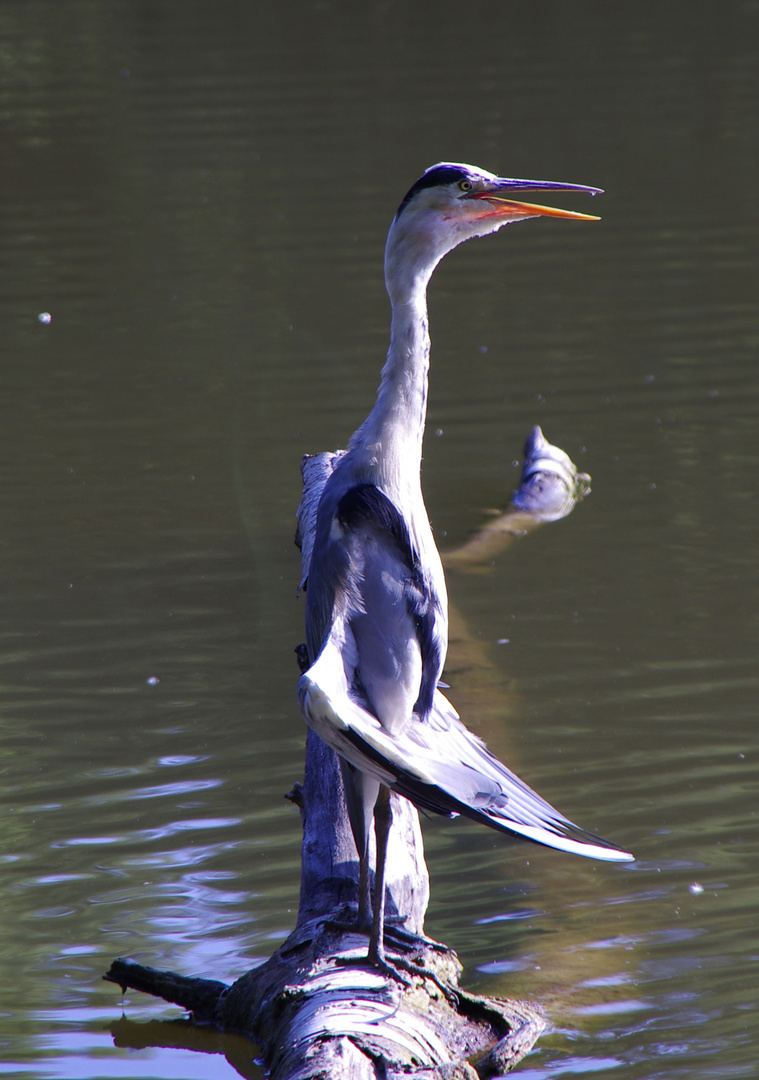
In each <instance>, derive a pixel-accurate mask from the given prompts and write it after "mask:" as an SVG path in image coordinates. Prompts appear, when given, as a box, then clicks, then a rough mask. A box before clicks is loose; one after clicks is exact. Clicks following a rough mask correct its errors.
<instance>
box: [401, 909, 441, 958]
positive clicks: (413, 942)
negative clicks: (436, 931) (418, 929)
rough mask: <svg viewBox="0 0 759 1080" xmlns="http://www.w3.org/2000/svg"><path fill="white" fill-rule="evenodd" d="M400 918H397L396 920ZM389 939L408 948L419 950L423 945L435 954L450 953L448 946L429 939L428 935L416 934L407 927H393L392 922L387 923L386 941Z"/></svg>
mask: <svg viewBox="0 0 759 1080" xmlns="http://www.w3.org/2000/svg"><path fill="white" fill-rule="evenodd" d="M400 917H401V916H396V918H400ZM388 938H390V939H393V940H395V941H397V942H398V943H399V944H403V945H405V946H406V947H407V948H414V947H415V946H416V947H417V948H418V947H419V945H420V944H421V945H423V946H424V947H425V948H426V949H432V950H433V951H434V952H441V953H447V952H448V951H449V950H448V946H447V945H441V943H440V942H439V941H435V939H434V938H431V937H427V935H426V934H415V933H414V932H413V931H412V930H407V929H406V928H405V926H393V925H392V923H391V922H390V921H386V922H385V940H387V939H388Z"/></svg>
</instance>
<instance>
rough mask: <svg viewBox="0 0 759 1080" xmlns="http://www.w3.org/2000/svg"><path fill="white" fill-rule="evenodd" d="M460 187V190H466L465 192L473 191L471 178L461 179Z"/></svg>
mask: <svg viewBox="0 0 759 1080" xmlns="http://www.w3.org/2000/svg"><path fill="white" fill-rule="evenodd" d="M458 189H459V191H464V192H467V191H471V190H472V181H471V180H459V182H458Z"/></svg>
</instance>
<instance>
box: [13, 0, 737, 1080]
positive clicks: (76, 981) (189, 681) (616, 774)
mask: <svg viewBox="0 0 759 1080" xmlns="http://www.w3.org/2000/svg"><path fill="white" fill-rule="evenodd" d="M758 63H759V6H757V5H756V4H752V3H738V2H734V0H727V2H722V3H719V4H717V3H696V4H687V5H686V4H684V3H679V2H673V3H670V4H660V3H641V2H638V0H631V2H630V3H627V4H604V3H600V2H599V3H582V2H575V3H566V2H562V0H545V2H540V0H539V2H537V3H531V4H530V5H524V6H518V5H512V4H496V3H484V2H483V3H475V4H470V5H466V6H463V7H462V6H461V5H447V4H441V3H436V4H432V3H429V2H427V0H421V2H419V3H417V4H415V5H402V4H399V3H371V4H366V5H362V6H359V5H348V4H345V3H342V4H340V3H334V4H332V3H328V2H325V3H319V4H317V3H314V4H306V3H283V4H280V5H271V4H269V5H263V4H254V3H251V2H249V0H245V2H242V0H228V2H224V3H219V4H210V3H200V2H196V0H181V2H180V0H174V2H160V0H153V2H152V3H127V2H120V0H112V2H109V3H102V2H96V0H66V2H65V3H63V2H60V0H57V2H56V0H39V2H35V0H28V2H26V3H14V2H10V3H5V4H2V5H0V124H1V125H2V146H3V150H2V154H1V155H0V191H1V192H2V198H1V199H0V274H1V275H2V276H1V278H0V280H2V288H1V289H0V322H1V325H2V342H3V344H2V368H1V370H2V393H1V394H0V497H1V498H2V506H3V513H2V518H0V521H1V522H2V526H1V529H0V566H1V567H2V574H1V577H0V665H1V666H2V667H1V670H2V674H3V680H2V684H0V768H1V769H2V779H3V785H2V800H1V802H0V838H1V844H2V846H1V848H0V870H1V874H0V910H2V912H3V919H2V924H0V964H1V965H2V967H1V970H0V985H2V986H3V987H4V989H5V993H4V995H3V997H4V1001H3V1004H2V1006H0V1010H1V1011H0V1074H1V1075H3V1076H9V1077H16V1076H18V1077H39V1078H45V1080H47V1078H64V1077H65V1078H69V1077H71V1078H77V1080H82V1078H85V1080H86V1078H92V1080H95V1078H102V1077H108V1078H123V1080H131V1078H138V1077H139V1078H146V1077H161V1078H164V1077H172V1078H188V1080H189V1078H191V1077H201V1076H202V1077H214V1078H217V1077H218V1078H222V1077H231V1076H234V1075H237V1072H236V1070H235V1069H234V1068H233V1066H232V1064H230V1063H229V1061H228V1060H226V1058H225V1056H224V1055H225V1053H226V1054H228V1055H229V1056H230V1057H232V1058H234V1059H236V1060H239V1055H240V1048H239V1046H233V1044H231V1043H228V1044H224V1043H222V1044H220V1045H217V1046H213V1047H212V1046H207V1047H206V1049H213V1050H216V1051H217V1052H216V1053H215V1054H214V1056H208V1054H199V1053H196V1054H194V1053H192V1052H191V1051H189V1050H181V1049H179V1050H178V1049H166V1048H164V1049H159V1048H146V1049H141V1050H133V1049H132V1050H130V1049H126V1048H122V1047H120V1046H116V1045H114V1039H113V1037H112V1035H111V1031H110V1027H111V1025H112V1024H114V1023H115V1022H116V1021H118V1019H119V1017H120V1016H121V1012H122V1002H121V1001H120V999H119V993H118V990H117V989H116V988H115V987H113V986H110V985H108V984H105V983H102V982H101V980H100V976H101V975H102V973H103V972H104V971H105V970H106V968H107V967H108V964H109V962H110V960H111V959H112V958H113V957H115V956H117V955H133V956H135V957H137V958H138V959H140V960H142V961H143V962H146V963H153V964H156V965H158V966H161V967H167V968H172V969H175V970H178V971H181V972H184V973H193V974H202V975H207V976H210V977H214V978H219V979H224V980H231V979H233V978H234V977H236V976H237V975H238V974H240V973H242V972H243V971H245V970H246V969H247V968H249V967H250V966H251V965H252V964H253V963H255V962H256V961H257V960H260V959H263V958H265V957H266V956H268V955H269V953H270V952H271V951H272V950H273V948H275V947H276V944H277V942H278V941H280V940H281V939H282V938H283V937H284V936H285V935H286V934H287V933H288V931H289V929H290V928H291V927H292V925H293V921H294V913H295V906H296V903H297V892H298V877H299V822H298V817H297V812H296V811H295V810H294V809H293V808H292V807H291V806H290V805H289V804H288V803H286V802H285V800H284V799H283V797H282V796H283V794H284V793H285V792H286V791H288V790H289V788H290V787H291V785H292V783H293V781H294V780H296V779H298V778H299V776H300V775H301V771H302V755H303V745H304V733H305V729H304V728H303V724H302V721H301V720H300V717H299V715H298V711H297V706H296V703H295V696H294V684H295V679H296V677H297V669H296V666H295V663H294V660H293V656H292V649H293V646H294V645H295V644H296V643H297V642H298V641H300V640H301V636H302V629H301V627H302V617H303V610H302V601H298V600H297V599H296V596H295V588H296V585H297V581H298V577H299V565H298V559H297V553H296V551H295V549H294V547H293V545H292V534H293V529H294V511H295V507H296V505H297V502H298V498H299V469H298V466H299V461H300V457H301V455H302V453H304V452H305V451H315V450H322V449H331V448H334V447H336V446H338V445H344V443H345V441H346V439H347V437H348V435H349V434H350V432H351V431H352V430H353V429H354V427H355V426H356V425H357V423H358V422H359V421H360V420H361V419H362V418H363V416H364V415H365V414H366V411H367V410H368V408H369V406H370V404H371V402H372V400H373V395H374V390H375V387H376V383H377V377H378V371H379V367H380V365H381V363H382V358H383V354H384V351H385V347H386V339H387V323H388V309H387V303H386V299H385V296H384V290H383V285H382V277H381V259H382V249H383V244H384V236H385V232H386V229H387V226H388V224H389V221H390V219H391V217H392V214H393V212H394V210H395V208H396V206H397V203H398V201H399V199H400V198H401V197H402V195H403V194H404V192H405V190H406V188H407V187H408V186H409V184H410V183H411V181H412V180H413V179H414V178H415V177H416V176H417V175H418V174H419V173H420V172H421V171H422V169H423V168H425V167H426V166H427V165H430V164H432V163H434V162H435V161H438V160H440V159H449V160H459V161H470V162H472V163H475V164H478V165H481V166H483V167H485V168H488V169H492V170H494V171H497V172H500V173H503V174H505V175H515V176H535V177H545V178H551V179H561V180H568V181H574V182H577V183H587V184H593V185H598V186H600V187H603V188H605V189H606V192H607V193H606V194H605V195H604V196H603V197H602V198H600V199H597V200H596V201H595V202H594V203H593V206H592V208H593V209H594V210H595V211H596V212H598V213H601V214H602V215H603V220H602V221H601V222H600V223H597V224H595V225H575V224H572V223H566V222H551V221H533V222H527V223H525V224H523V225H518V226H515V227H513V228H509V229H507V230H505V231H503V232H501V233H500V234H499V235H498V236H497V237H494V238H490V239H488V240H485V241H481V242H478V243H473V244H470V245H467V246H466V247H465V248H464V249H461V250H459V251H457V252H455V253H454V254H453V255H452V256H451V257H450V258H449V259H448V260H447V261H446V262H445V264H444V265H443V266H442V267H441V268H440V270H439V272H438V273H437V274H436V276H435V279H434V281H433V286H432V290H431V296H430V317H431V326H432V337H433V372H432V386H431V401H430V417H429V427H428V438H427V442H426V449H425V473H424V480H425V491H426V494H427V501H428V506H429V509H430V513H431V516H432V518H433V522H434V525H435V528H436V532H437V535H438V536H439V537H440V542H441V546H442V545H444V544H450V545H453V544H454V543H457V542H460V541H462V540H464V539H465V538H466V537H467V536H468V535H469V534H470V532H471V531H472V530H473V529H474V528H476V527H477V525H478V524H480V523H481V522H482V521H483V514H482V510H483V509H484V508H488V507H492V506H496V505H499V504H500V505H503V504H504V503H505V502H506V501H507V499H508V495H509V494H510V492H511V490H512V489H513V487H514V486H515V483H516V479H517V475H518V473H517V470H516V469H515V468H514V466H513V464H512V463H513V461H514V460H515V459H516V458H517V457H518V456H519V454H520V451H521V445H522V442H523V440H524V437H525V435H526V434H527V432H528V431H529V430H530V428H531V427H532V426H533V425H534V424H535V423H540V424H541V425H542V426H543V428H544V431H545V432H546V434H547V435H548V437H549V438H550V439H551V440H552V441H553V442H555V443H558V444H559V445H561V446H563V447H564V448H565V449H566V450H567V451H568V452H569V453H570V454H571V455H572V456H573V457H574V458H575V460H576V461H577V463H578V465H579V466H580V467H581V468H582V469H584V470H586V471H588V472H589V473H591V474H592V476H593V493H592V495H591V496H590V498H589V499H588V500H587V501H586V502H585V503H584V504H583V505H582V506H580V507H579V508H578V509H577V510H576V511H575V513H574V514H573V515H572V516H571V517H570V518H568V519H567V520H566V521H564V522H561V523H558V524H556V525H554V526H551V527H546V528H545V529H543V530H542V531H539V532H537V533H535V534H533V535H531V536H530V537H527V538H525V539H524V540H523V541H521V542H520V543H518V544H516V545H514V546H513V547H512V548H511V549H510V550H509V551H508V552H506V553H504V554H503V555H502V556H501V557H500V558H499V559H498V560H497V561H496V563H495V565H494V566H492V567H490V568H488V569H487V571H486V572H485V573H483V574H479V575H474V576H462V575H458V576H452V577H451V579H450V583H449V584H450V592H451V600H452V602H453V604H454V605H455V606H456V608H457V609H458V611H459V612H460V614H461V616H462V617H463V618H464V619H465V620H466V622H467V625H468V628H469V632H470V634H471V636H472V638H473V639H474V640H475V641H476V642H477V644H478V645H479V646H480V648H481V656H482V659H483V660H484V661H485V662H487V663H489V664H490V665H491V666H492V678H491V680H490V682H489V684H488V685H489V689H488V690H487V691H485V690H482V689H480V691H479V694H478V689H477V685H476V683H477V680H476V679H473V678H471V677H469V678H468V677H467V673H466V672H463V673H461V674H460V675H459V676H458V677H457V679H456V680H455V681H454V683H453V686H452V690H451V697H452V699H453V700H454V702H456V703H457V704H458V705H459V706H460V708H461V710H462V712H463V713H464V718H465V719H466V720H467V722H469V723H470V724H471V725H472V726H473V727H475V728H476V729H477V730H478V731H479V732H480V733H481V734H483V735H484V736H485V737H486V738H487V740H488V742H489V743H490V744H491V745H492V746H493V748H494V749H496V750H497V751H498V752H499V754H501V755H503V756H504V757H506V758H507V759H508V760H509V762H510V763H511V764H512V765H513V766H514V767H515V768H516V769H517V770H518V771H519V772H520V773H521V774H522V775H523V776H524V777H525V779H527V780H528V781H529V782H530V783H532V784H533V785H534V786H536V787H537V788H538V790H540V791H541V792H542V793H543V794H544V795H545V796H546V797H548V798H549V799H550V800H551V801H552V802H554V803H555V804H556V805H557V806H559V807H560V808H561V809H562V810H564V811H565V812H567V813H568V814H570V815H571V816H572V817H573V818H574V819H575V820H577V821H579V822H580V823H582V824H583V825H585V826H586V827H588V828H591V829H595V830H597V831H600V832H601V833H602V834H604V835H607V836H609V837H610V838H613V839H614V840H616V841H617V842H618V843H620V844H621V845H623V846H625V847H628V848H629V849H631V850H633V851H634V852H635V853H636V855H637V856H638V861H637V862H636V863H635V864H633V865H632V866H630V867H624V866H622V867H619V866H617V867H614V866H594V865H593V864H591V863H588V862H586V861H583V860H577V859H571V858H570V857H565V856H562V855H558V854H556V853H551V852H548V851H542V850H538V849H534V848H530V847H522V846H519V845H515V846H509V845H505V844H503V843H502V842H501V841H500V840H499V839H498V837H497V836H495V835H494V834H491V833H490V832H488V831H486V830H478V829H477V828H476V827H474V826H469V825H467V824H463V823H461V822H454V823H447V822H439V821H434V822H429V823H428V825H426V826H425V832H426V838H427V851H428V860H429V863H430V870H431V874H432V888H433V892H432V903H431V906H430V913H429V919H428V929H429V931H430V933H432V934H433V935H435V936H437V937H439V938H441V939H443V940H445V941H446V942H448V943H449V944H451V945H452V946H454V947H455V948H457V949H458V950H459V953H460V956H461V959H462V961H463V963H464V964H465V968H466V975H465V979H466V983H467V985H468V986H471V987H473V988H477V989H479V990H482V991H487V992H491V993H501V994H505V995H511V996H514V997H524V998H528V999H531V1000H536V1001H541V1002H543V1003H544V1005H545V1006H546V1008H547V1010H548V1012H549V1015H550V1018H551V1023H552V1027H551V1029H550V1031H549V1032H548V1033H547V1034H546V1035H545V1036H544V1037H543V1038H542V1039H541V1041H540V1043H539V1044H538V1047H537V1048H536V1050H535V1051H534V1053H533V1054H532V1055H531V1056H530V1057H529V1058H528V1059H527V1060H526V1061H525V1062H524V1063H523V1065H522V1067H521V1070H520V1073H521V1075H522V1076H525V1077H529V1078H530V1080H546V1078H551V1080H553V1078H556V1077H565V1076H567V1077H568V1076H572V1075H576V1074H585V1073H588V1074H590V1073H592V1074H593V1075H595V1076H598V1077H599V1078H606V1077H609V1078H612V1077H613V1078H615V1080H638V1078H640V1080H643V1078H645V1080H654V1078H656V1080H659V1078H662V1080H675V1078H678V1080H679V1078H685V1077H687V1078H688V1080H702V1078H706V1077H710V1078H715V1080H717V1078H719V1080H724V1078H733V1077H751V1076H754V1075H755V1074H756V1058H757V1054H756V1050H755V1047H754V1041H755V1035H756V1031H757V1003H758V1001H759V974H758V972H759V969H758V967H757V964H758V963H759V940H757V911H758V910H759V886H758V885H757V854H758V853H759V839H758V837H757V784H758V781H759V735H758V734H757V723H756V715H757V690H758V689H759V672H758V670H757V586H758V584H759V582H758V580H757V579H758V577H759V575H758V573H757V535H759V504H758V503H757V499H756V496H755V493H756V478H757V475H758V474H759V468H758V467H759V436H757V423H758V421H759V394H758V392H757V390H758V387H759V379H758V378H757V350H758V349H759V304H758V302H757V282H758V279H759V215H758V213H757V203H756V177H757V175H759V82H757V78H756V71H757V64H758ZM578 208H581V209H586V208H587V207H585V206H583V207H579V206H578ZM45 312H47V313H49V314H50V316H51V320H50V322H43V321H40V320H39V318H38V316H39V315H40V314H42V313H45ZM504 639H508V643H507V644H506V643H502V644H498V642H504ZM473 684H475V685H473ZM493 684H495V686H496V688H497V692H494V690H493ZM123 1008H124V1011H125V1013H126V1016H127V1018H128V1020H130V1021H134V1022H143V1021H146V1020H149V1019H153V1020H155V1019H168V1018H172V1017H175V1016H176V1015H178V1014H177V1010H174V1009H170V1008H169V1007H168V1006H166V1007H164V1006H162V1005H161V1004H159V1003H157V1002H154V1001H152V1000H150V999H147V998H144V997H140V996H139V995H130V996H129V997H128V999H127V1000H126V1002H125V1003H123ZM134 1036H135V1031H134V1030H132V1031H131V1034H130V1036H129V1037H134ZM117 1041H118V1039H117Z"/></svg>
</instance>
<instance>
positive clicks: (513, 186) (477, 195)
mask: <svg viewBox="0 0 759 1080" xmlns="http://www.w3.org/2000/svg"><path fill="white" fill-rule="evenodd" d="M602 190H603V189H602V188H593V187H585V186H584V185H582V184H562V183H557V182H554V181H553V180H499V181H498V182H497V183H496V184H494V185H493V187H492V188H491V189H490V190H489V191H473V192H472V194H471V195H470V196H469V198H470V199H478V200H482V201H483V202H485V203H486V204H487V207H488V208H487V209H485V208H483V213H482V217H489V216H490V215H491V214H492V215H494V216H495V217H516V218H524V217H555V218H569V220H571V221H600V220H601V219H600V218H599V217H597V216H596V215H595V214H580V213H578V212H577V211H576V210H558V209H556V207H553V206H540V205H539V204H537V203H528V202H518V201H516V200H514V199H512V198H510V197H507V196H510V195H511V193H512V192H514V191H584V192H586V193H587V194H589V195H600V194H601V193H602ZM478 216H480V215H478Z"/></svg>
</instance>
